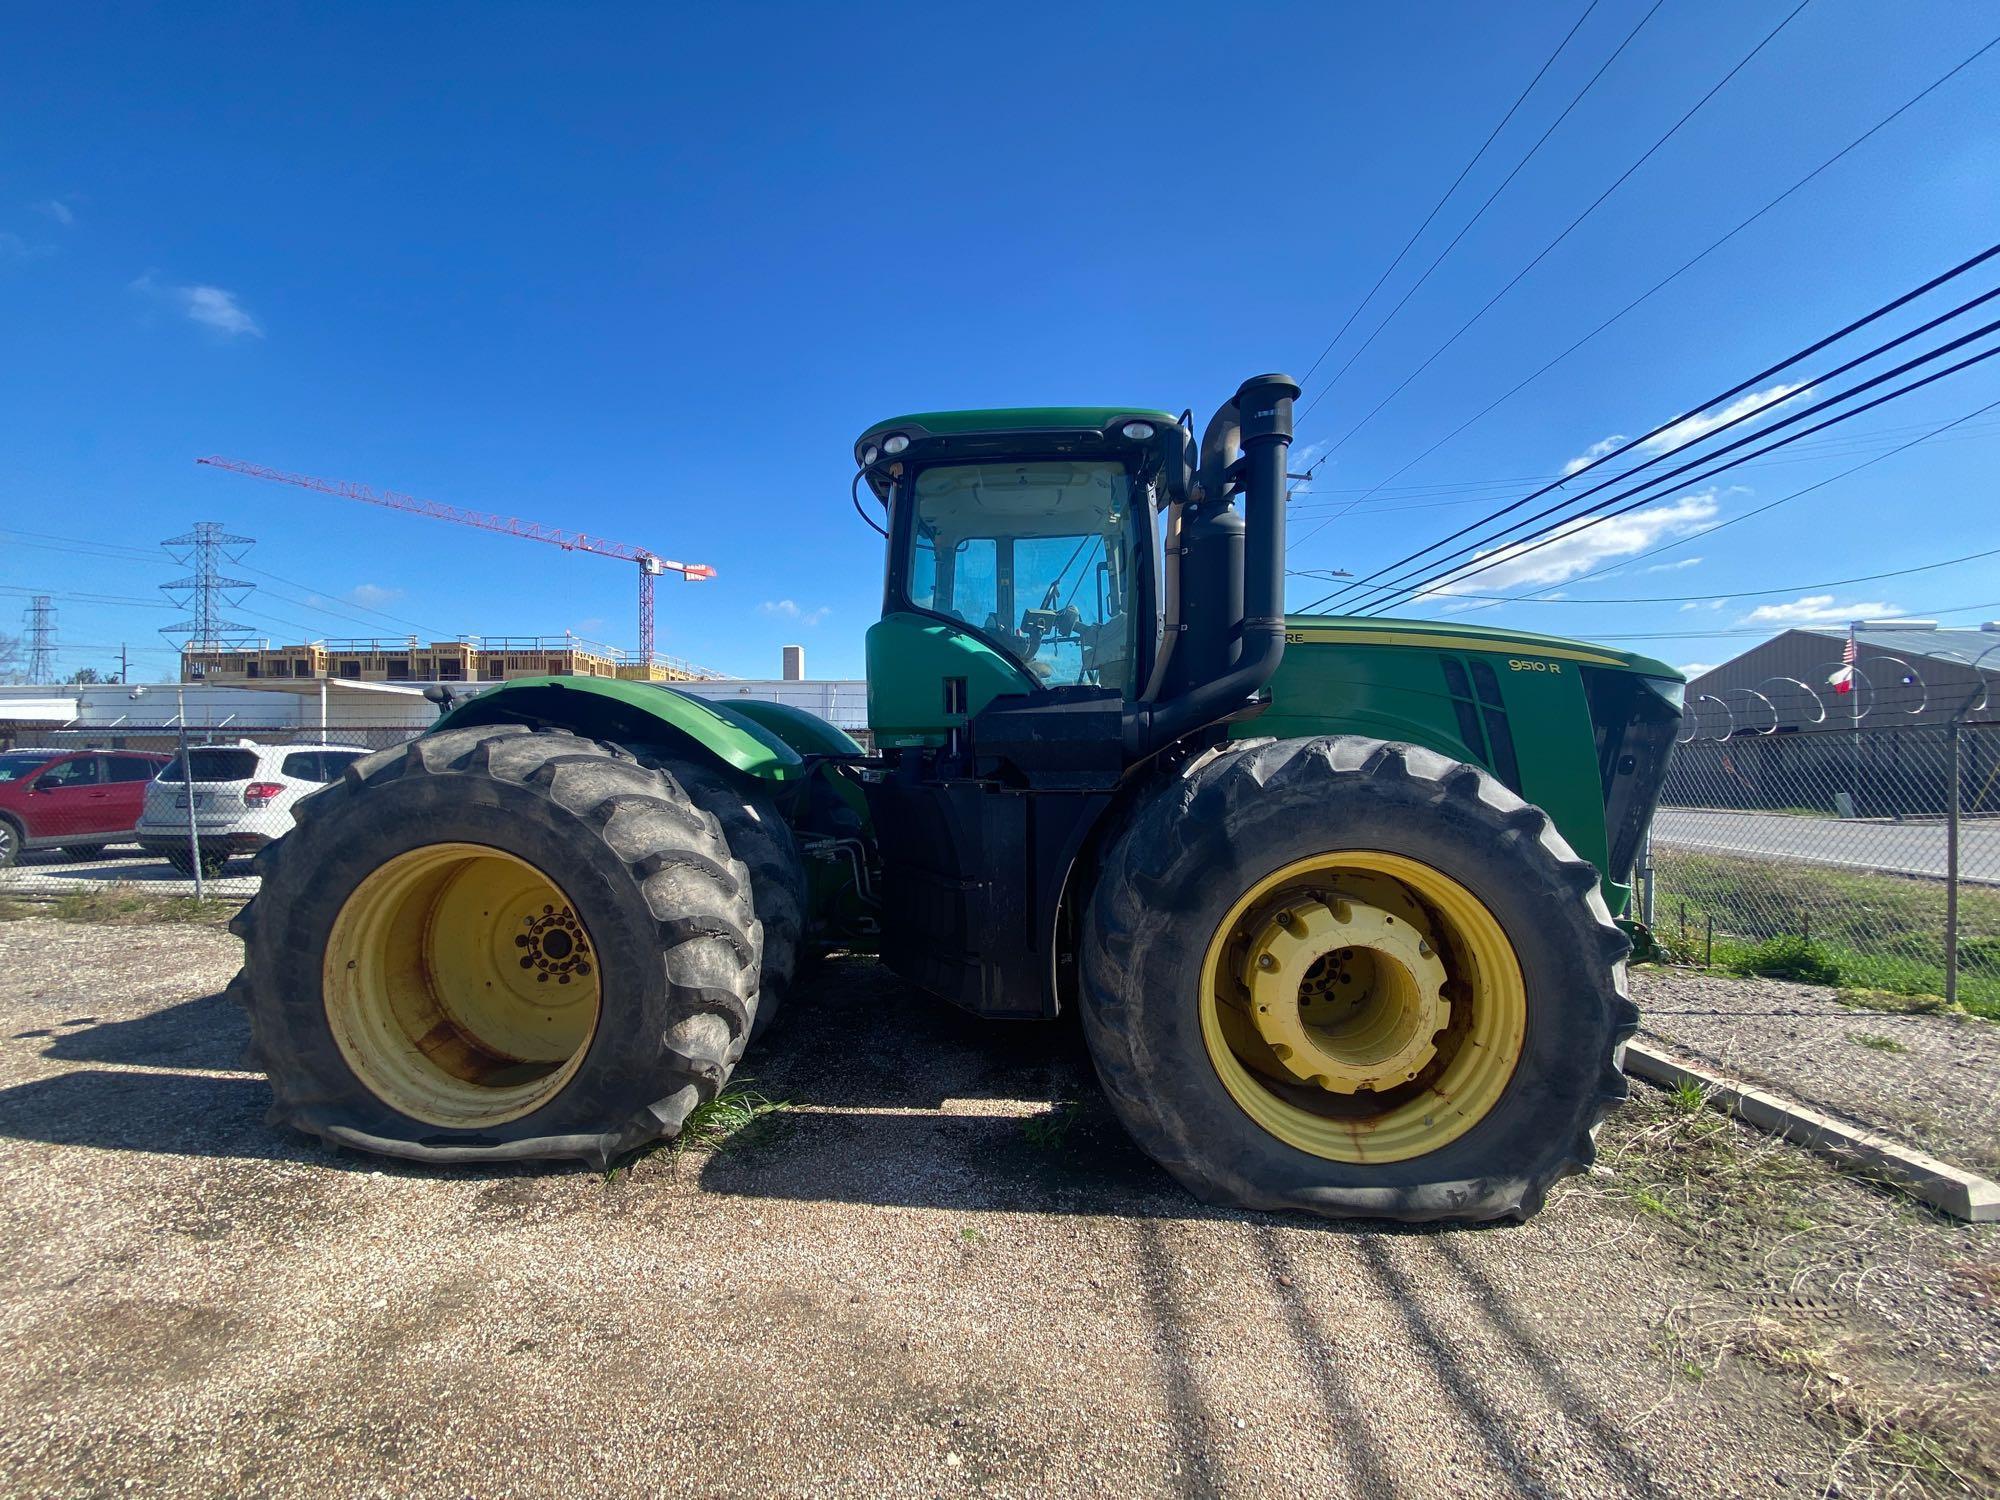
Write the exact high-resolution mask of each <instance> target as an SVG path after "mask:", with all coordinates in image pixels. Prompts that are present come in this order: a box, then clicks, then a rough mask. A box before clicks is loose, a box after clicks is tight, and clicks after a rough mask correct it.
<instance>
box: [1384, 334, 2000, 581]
mask: <svg viewBox="0 0 2000 1500" xmlns="http://www.w3.org/2000/svg"><path fill="white" fill-rule="evenodd" d="M1995 329H2000V321H1996V322H1993V323H1989V324H1987V325H1986V327H1984V328H1981V329H1978V330H1976V331H1975V332H1973V333H1970V334H1967V335H1966V336H1965V338H1962V339H1957V340H1954V341H1953V342H1952V343H1951V344H1949V345H1947V346H1945V348H1946V349H1952V348H1957V347H1959V346H1961V345H1963V344H1964V343H1965V342H1966V341H1967V340H1969V339H1974V338H1979V337H1981V336H1983V335H1985V334H1987V333H1990V332H1992V331H1994V330H1995ZM1943 352H1945V351H1944V350H1940V349H1933V350H1931V351H1929V352H1928V353H1926V354H1923V355H1919V356H1918V357H1917V358H1916V359H1913V360H1910V361H1908V362H1906V363H1904V364H1902V365H1899V366H1897V367H1896V368H1895V369H1894V370H1890V371H1888V372H1886V373H1885V374H1883V375H1878V376H1876V377H1874V379H1872V380H1868V381H1864V382H1863V383H1862V384H1861V385H1858V386H1855V387H1854V388H1852V389H1850V390H1846V391H1842V392H1841V393H1840V394H1838V395H1836V396H1831V397H1829V398H1828V399H1827V400H1825V401H1821V402H1817V403H1815V404H1814V405H1813V406H1810V407H1808V408H1807V409H1806V410H1805V411H1803V412H1801V413H1799V415H1798V417H1789V418H1787V419H1786V420H1785V422H1782V423H1777V424H1774V426H1772V427H1770V428H1766V429H1765V431H1764V432H1760V433H1753V434H1752V435H1751V436H1750V437H1748V438H1744V439H1742V440H1741V441H1742V442H1754V441H1756V440H1757V439H1758V438H1761V437H1763V436H1765V435H1766V434H1767V433H1769V432H1773V431H1776V430H1777V428H1778V427H1781V426H1786V425H1789V424H1790V423H1791V422H1794V421H1797V420H1798V419H1799V417H1804V416H1810V415H1811V414H1812V413H1813V412H1816V411H1821V410H1823V409H1825V408H1826V407H1828V406H1831V405H1834V404H1836V403H1837V402H1841V401H1846V400H1848V399H1850V398H1851V397H1853V396H1856V395H1858V394H1860V393H1861V392H1862V391H1864V390H1867V389H1868V388H1869V387H1870V386H1873V385H1877V384H1879V383H1881V382H1882V381H1883V380H1885V379H1888V378H1890V377H1892V376H1895V375H1900V374H1903V373H1905V372H1907V371H1908V370H1910V369H1913V368H1914V367H1915V366H1917V365H1919V364H1924V363H1927V362H1929V361H1930V360H1932V359H1935V358H1937V357H1938V356H1939V355H1940V354H1941V353H1943ZM1996 354H2000V345H1995V346H1994V347H1993V348H1990V349H1986V350H1982V351H1981V352H1980V353H1978V354H1975V355H1972V356H1970V357H1969V358H1966V359H1962V360H1960V361H1959V362H1958V363H1956V364H1953V365H1947V366H1946V367H1945V368H1944V369H1942V370H1938V371H1935V372H1933V373H1932V374H1929V375H1926V376H1923V377H1922V378H1921V379H1918V380H1913V381H1911V382H1910V383H1909V384H1907V385H1903V386H1899V387H1897V388H1896V389H1895V390H1893V391H1890V392H1889V393H1888V394H1887V395H1883V396H1877V397H1876V398H1875V399H1874V400H1873V401H1869V402H1865V403H1863V404H1862V405H1861V406H1858V407H1856V408H1855V409H1854V410H1852V411H1847V412H1840V413H1838V414H1836V415H1834V416H1831V417H1828V418H1827V419H1826V420H1825V421H1823V422H1818V423H1815V424H1814V425H1813V426H1811V427H1808V428H1806V429H1805V430H1804V431H1803V432H1799V433H1794V434H1793V435H1792V436H1791V437H1785V438H1780V439H1778V441H1777V442H1775V443H1772V444H1770V445H1769V446H1768V447H1765V448H1760V449H1758V450H1757V451H1756V452H1755V453H1753V454H1751V455H1749V456H1750V457H1752V458H1754V457H1757V456H1758V455H1760V454H1763V453H1768V452H1770V451H1771V450H1772V449H1774V448H1782V447H1784V446H1786V445H1787V444H1789V443H1794V442H1797V441H1798V440H1799V439H1800V438H1802V437H1804V436H1806V435H1807V434H1808V433H1813V432H1819V431H1821V430H1823V429H1825V428H1828V427H1833V426H1837V425H1839V424H1840V423H1842V422H1847V421H1851V420H1853V419H1854V418H1855V417H1858V416H1859V415H1861V413H1862V412H1865V411H1871V410H1873V409H1874V408H1875V407H1877V406H1881V405H1884V404H1885V403H1887V402H1890V401H1894V400H1897V399H1899V398H1901V397H1903V396H1907V395H1909V394H1911V393H1912V392H1914V391H1919V390H1921V389H1923V388H1924V387H1925V386H1927V385H1933V384H1935V383H1936V382H1938V381H1940V380H1944V379H1946V378H1947V377H1949V376H1952V375H1956V374H1958V373H1959V372H1960V371H1961V370H1966V369H1969V368H1971V367H1972V366H1973V365H1976V364H1979V363H1981V362H1982V361H1985V360H1989V359H1991V358H1993V356H1994V355H1996ZM1690 446H1692V445H1690ZM1736 446H1738V445H1737V444H1730V445H1729V447H1725V448H1722V449H1720V450H1718V452H1717V453H1714V454H1709V455H1708V456H1707V457H1705V458H1702V459H1697V460H1695V461H1694V463H1690V464H1686V465H1683V466H1682V469H1687V468H1692V467H1695V466H1696V465H1697V464H1701V463H1706V462H1708V460H1709V459H1710V458H1714V457H1717V456H1719V454H1720V453H1726V452H1728V451H1729V449H1730V448H1733V447H1736ZM1744 462H1745V460H1744V459H1731V460H1730V461H1729V462H1727V463H1723V464H1718V465H1716V466H1715V467H1714V468H1712V469H1709V470H1708V471H1707V472H1705V473H1702V474H1699V475H1696V476H1695V477H1694V478H1693V479H1691V480H1689V481H1687V482H1688V483H1689V484H1701V483H1703V482H1705V481H1707V480H1709V479H1713V478H1715V477H1716V476H1717V475H1719V474H1725V473H1727V472H1728V471H1729V470H1731V469H1734V468H1738V467H1740V466H1741V465H1742V464H1743V463H1744ZM1680 472H1682V470H1681V469H1677V470H1675V471H1673V473H1671V474H1666V475H1662V476H1660V477H1659V478H1655V479H1648V480H1645V481H1644V482H1642V483H1641V484H1639V485H1636V486H1634V487H1633V488H1632V489H1628V490H1625V491H1622V492H1621V493H1619V494H1616V495H1612V496H1610V497H1608V498H1607V499H1605V500H1601V501H1599V502H1598V503H1597V504H1596V505H1593V506H1591V507H1590V508H1589V510H1587V511H1584V512H1580V513H1579V514H1578V515H1576V516H1568V517H1565V518H1563V519H1562V520H1560V521H1554V522H1551V523H1550V524H1549V525H1547V526H1544V527H1542V528H1541V529H1540V530H1539V531H1534V532H1530V533H1528V534H1527V535H1526V536H1523V537H1519V538H1516V539H1515V540H1514V541H1513V542H1510V543H1508V544H1506V545H1505V546H1503V547H1500V548H1498V549H1496V550H1495V552H1494V553H1493V554H1492V555H1490V556H1489V557H1488V558H1487V560H1486V561H1484V562H1478V559H1477V558H1475V559H1474V561H1475V562H1478V566H1476V567H1469V568H1459V569H1448V570H1446V571H1445V572H1442V573H1437V574H1433V575H1432V576H1431V577H1429V578H1427V579H1425V580H1423V581H1422V582H1419V583H1417V584H1416V585H1414V586H1411V585H1408V584H1399V585H1397V586H1396V588H1395V589H1394V591H1393V592H1392V594H1390V595H1389V596H1387V597H1384V598H1380V599H1376V600H1373V601H1371V602H1370V603H1368V604H1367V605H1365V606H1363V607H1362V608H1361V609H1357V610H1356V611H1354V612H1355V613H1357V614H1361V613H1379V612H1380V611H1381V610H1384V609H1389V608H1392V607H1393V606H1394V605H1396V604H1397V603H1399V602H1401V600H1402V599H1404V598H1408V597H1412V596H1414V595H1416V594H1422V593H1427V592H1429V591H1431V590H1432V589H1434V588H1435V587H1436V586H1437V584H1438V583H1439V582H1441V581H1447V580H1449V581H1459V580H1463V579H1466V578H1472V577H1476V576H1478V575H1479V574H1481V573H1484V572H1487V571H1489V570H1490V569H1493V568H1496V567H1498V566H1500V564H1501V563H1503V562H1509V561H1513V560H1515V559H1518V558H1521V557H1525V556H1526V555H1527V554H1528V553H1530V552H1538V551H1540V550H1541V549H1542V548H1543V547H1546V546H1548V545H1549V544H1550V543H1551V542H1554V541H1558V540H1561V539H1562V538H1563V537H1566V536H1572V535H1575V534H1576V532H1579V531H1586V530H1588V529H1589V528H1590V527H1592V526H1597V525H1600V524H1602V523H1603V522H1605V521H1609V520H1613V519H1615V518H1616V517H1618V516H1622V515H1625V514H1627V513H1628V512H1630V511H1634V510H1637V509H1638V508H1639V507H1640V506H1642V505H1650V504H1652V503H1653V502H1654V501H1656V500H1658V499H1659V498H1660V496H1659V495H1658V494H1654V495H1641V496H1640V498H1638V499H1636V500H1633V501H1631V503H1630V504H1627V505H1623V506H1620V507H1619V508H1618V509H1616V510H1612V511H1608V512H1606V513H1605V514H1602V515H1595V514H1592V512H1595V511H1599V510H1602V509H1603V508H1604V507H1605V506H1608V505H1610V504H1612V503H1613V502H1615V501H1618V500H1622V499H1624V498H1625V497H1626V496H1628V495H1632V494H1635V493H1637V492H1638V491H1641V490H1648V489H1653V488H1655V487H1656V486H1657V485H1659V484H1661V483H1663V482H1664V481H1665V480H1667V479H1671V478H1673V477H1674V475H1675V474H1678V473H1680ZM1582 517H1588V519H1582V520H1581V524H1580V525H1575V526H1572V525H1571V523H1572V522H1576V521H1578V520H1579V519H1580V518H1582ZM1551 532H1556V533H1560V534H1559V535H1553V536H1552V535H1550V533H1551ZM1538 537H1539V538H1541V540H1539V541H1537V540H1536V538H1538ZM1523 543H1532V545H1523Z"/></svg>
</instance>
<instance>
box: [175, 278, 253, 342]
mask: <svg viewBox="0 0 2000 1500" xmlns="http://www.w3.org/2000/svg"><path fill="white" fill-rule="evenodd" d="M175 290H176V291H177V292H178V294H179V296H180V299H181V305H182V310H183V311H185V312H186V313H187V315H188V316H189V317H190V318H192V319H194V321H195V322H197V323H200V324H203V325H204V326H206V327H209V328H213V329H215V330H216V331H217V332H218V333H226V334H228V335H229V336H230V337H231V338H235V337H237V336H238V335H239V334H248V335H250V337H252V338H259V339H261V338H262V337H263V336H264V330H263V329H262V328H260V327H258V326H257V320H256V319H255V318H253V317H251V316H250V314H249V313H248V312H246V311H245V310H244V308H243V304H242V303H240V302H238V301H237V300H236V294H235V293H234V292H225V291H224V290H223V289H222V288H221V287H219V286H184V287H177V288H176V289H175Z"/></svg>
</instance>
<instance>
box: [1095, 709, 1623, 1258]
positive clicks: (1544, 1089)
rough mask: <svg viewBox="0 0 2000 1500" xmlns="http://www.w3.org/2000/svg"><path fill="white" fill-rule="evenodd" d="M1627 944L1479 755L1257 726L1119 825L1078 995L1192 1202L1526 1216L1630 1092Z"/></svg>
mask: <svg viewBox="0 0 2000 1500" xmlns="http://www.w3.org/2000/svg"><path fill="white" fill-rule="evenodd" d="M1627 946H1628V945H1627V943H1626V940H1625V937H1624V935H1623V934H1622V933H1621V932H1619V930H1618V929H1617V927H1616V926H1615V925H1614V924H1613V923H1612V921H1611V919H1610V916H1609V913H1608V911H1607V910H1606V908H1605V906H1604V902H1603V899H1602V897H1601V896H1600V895H1599V893H1598V874H1597V871H1596V869H1595V867H1594V866H1592V865H1591V864H1590V863H1589V862H1588V861H1586V860H1583V859H1579V858H1578V857H1577V856H1576V855H1575V854H1574V853H1573V852H1572V851H1571V850H1570V848H1569V847H1568V845H1567V844H1565V843H1564V842H1563V840H1562V838H1561V836H1560V835H1559V834H1558V833H1557V832H1556V830H1555V828H1554V825H1553V824H1552V823H1551V822H1550V821H1549V818H1548V815H1547V814H1546V813H1544V812H1542V811H1541V810H1540V809H1539V808H1535V807H1531V806H1529V805H1528V804H1527V803H1525V802H1523V801H1521V799H1520V798H1518V797H1516V796H1515V795H1514V794H1513V793H1512V792H1510V791H1508V790H1507V789H1506V788H1505V787H1503V786H1502V785H1500V783H1498V782H1497V781H1495V780H1494V779H1493V778H1492V777H1490V776H1488V775H1486V774H1485V773H1484V772H1482V771H1480V770H1478V769H1476V768H1475V767H1472V766H1468V765H1464V764H1461V763H1458V762H1455V761H1450V760H1447V759H1445V758H1444V757H1442V756H1438V755H1434V754H1432V753H1430V752H1428V751H1425V750H1421V749H1417V748H1414V747H1411V746H1407V745H1396V744H1385V743H1383V742H1380V741H1375V740H1365V739H1359V738H1350V737H1338V738H1322V739H1307V740H1278V741H1267V742H1263V743H1260V744H1250V745H1242V746H1231V747H1227V748H1225V749H1223V750H1221V751H1220V752H1218V753H1216V754H1215V755H1213V756H1212V757H1211V758H1208V759H1206V760H1204V761H1199V762H1196V763H1194V764H1193V765H1191V766H1190V767H1189V768H1188V769H1186V770H1184V771H1183V772H1181V773H1180V774H1179V775H1178V776H1177V777H1176V778H1175V779H1174V780H1173V781H1172V782H1169V783H1166V784H1163V785H1161V786H1158V787H1156V788H1154V789H1153V791H1152V792H1151V793H1150V794H1149V795H1148V797H1147V798H1146V799H1145V800H1144V801H1143V802H1141V804H1140V805H1139V806H1138V808H1137V809H1136V811H1135V813H1134V814H1133V816H1132V818H1131V819H1130V821H1129V822H1128V823H1127V825H1126V827H1125V828H1124V830H1123V831H1122V832H1121V833H1120V834H1119V835H1118V836H1117V837H1116V838H1115V839H1114V840H1113V841H1112V842H1111V844H1110V845H1109V847H1108V848H1107V850H1106V853H1105V857H1104V860H1103V863H1102V866H1101V869H1100V873H1099V878H1098V882H1097V885H1096V888H1095V892H1094V894H1093V897H1092V900H1091V905H1090V910H1089V916H1088V920H1087V922H1086V923H1085V931H1084V941H1083V953H1082V959H1083V962H1082V972H1083V989H1082V1002H1083V1003H1082V1007H1081V1009H1082V1014H1083V1022H1084V1030H1085V1034H1086V1037H1087V1038H1088V1040H1089V1043H1090V1048H1091V1053H1092V1056H1093V1057H1094V1058H1095V1060H1096V1063H1097V1068H1098V1074H1099V1077H1100V1078H1101V1080H1102V1081H1103V1084H1104V1087H1105V1091H1106V1093H1107V1094H1108V1095H1109V1097H1110V1100H1111V1104H1112V1107H1113V1109H1114V1111H1115V1112H1116V1113H1117V1114H1118V1116H1119V1118H1120V1119H1121V1120H1122V1121H1123V1123H1124V1124H1125V1126H1126V1128H1127V1129H1128V1130H1129V1131H1130V1132H1131V1134H1132V1135H1133V1137H1134V1138H1135V1139H1136V1140H1137V1141H1138V1143H1139V1144H1140V1145H1141V1146H1142V1147H1143V1148H1144V1149H1145V1150H1146V1151H1147V1153H1148V1154H1149V1155H1151V1156H1152V1157H1153V1158H1154V1159H1155V1160H1157V1161H1158V1162H1160V1163H1161V1164H1162V1165H1163V1166H1165V1167H1166V1168H1167V1169H1168V1170H1169V1171H1170V1172H1172V1173H1173V1174H1174V1175H1175V1176H1176V1177H1178V1178H1179V1179H1180V1180H1181V1181H1182V1182H1183V1183H1184V1184H1185V1185H1186V1186H1187V1187H1188V1188H1190V1189H1191V1190H1192V1191H1193V1192H1195V1193H1196V1194H1197V1195H1198V1196H1200V1197H1202V1198H1204V1199H1207V1200H1209V1201H1211V1202H1217V1203H1224V1204H1229V1205H1233V1206H1237V1207H1243V1208H1259V1209H1298V1210H1304V1211H1306V1212H1310V1213H1316V1214H1321V1215H1325V1216H1329V1217H1372V1218H1389V1219H1401V1220H1406V1221H1412V1222H1416V1221H1428V1220H1436V1219H1460V1220H1483V1219H1494V1218H1504V1217H1513V1218H1526V1217H1527V1216H1528V1215H1530V1214H1532V1213H1534V1212H1535V1211H1536V1210H1537V1209H1538V1208H1539V1207H1540V1206H1541V1204H1542V1201H1543V1198H1544V1195H1545V1194H1546V1193H1547V1190H1548V1188H1549V1186H1550V1185H1551V1184H1552V1183H1554V1182H1555V1181H1557V1180H1558V1179H1560V1178H1562V1177H1565V1176H1568V1175H1570V1174H1571V1173H1574V1172H1579V1171H1581V1170H1583V1169H1584V1168H1585V1167H1586V1166H1587V1165H1588V1164H1589V1163H1590V1161H1591V1160H1592V1156H1593V1149H1594V1148H1593V1144H1592V1136H1593V1132H1594V1130H1595V1128H1596V1126H1597V1124H1598V1122H1599V1120H1601V1119H1602V1118H1603V1116H1604V1114H1605V1113H1606V1112H1607V1111H1608V1110H1609V1109H1610V1108H1611V1107H1613V1106H1614V1105H1616V1104H1617V1103H1618V1102H1619V1101H1621V1100H1622V1099H1623V1098H1624V1097H1625V1083H1624V1078H1623V1075H1622V1074H1621V1073H1620V1071H1619V1063H1620V1055H1621V1053H1622V1050H1623V1045H1624V1041H1625V1039H1626V1038H1627V1037H1628V1036H1630V1035H1631V1033H1632V1031H1633V1029H1634V1028H1635V1027H1636V1025H1637V1022H1638V1012H1637V1011H1636V1009H1635V1008H1634V1007H1633V1006H1632V1004H1631V1002H1630V1001H1629V1000H1628V999H1627V998H1626V996H1625V987H1624V958H1625V954H1626V950H1627Z"/></svg>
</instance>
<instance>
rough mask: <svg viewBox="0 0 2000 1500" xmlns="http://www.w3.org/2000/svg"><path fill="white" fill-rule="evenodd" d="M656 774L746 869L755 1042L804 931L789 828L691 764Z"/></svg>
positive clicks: (791, 977) (787, 990) (799, 866)
mask: <svg viewBox="0 0 2000 1500" xmlns="http://www.w3.org/2000/svg"><path fill="white" fill-rule="evenodd" d="M660 769H662V770H664V771H665V772H666V773H667V774H668V775H670V776H672V777H673V778H674V780H675V781H677V782H679V783H680V785H681V788H682V789H683V790H684V791H685V792H686V793H687V794H688V797H689V798H690V800H692V801H693V803H694V805H695V806H696V807H699V808H700V809H701V810H702V811H703V812H705V813H708V814H709V815H710V816H712V817H713V818H714V819H715V821H716V822H717V823H718V824H719V825H720V826H721V828H722V837H723V840H724V841H725V842H726V843H727V844H728V845H729V852H730V853H731V854H732V855H734V856H735V857H736V858H737V859H739V860H741V861H742V862H743V863H744V865H745V866H747V867H748V868H749V871H750V900H751V904H752V905H753V906H754V907H755V908H756V912H757V920H758V921H759V922H761V923H762V924H763V926H764V959H763V963H762V965H761V966H760V968H759V970H758V976H757V1018H756V1020H755V1021H754V1022H752V1024H751V1027H750V1039H751V1040H752V1041H755V1040H756V1039H757V1038H758V1037H760V1036H762V1035H763V1034H764V1033H765V1032H766V1031H768V1030H769V1029H770V1028H771V1024H772V1022H774V1021H775V1020H776V1019H777V1016H778V1011H779V1009H780V1007H781V1006H782V1005H783V1004H784V1003H785V1001H786V1000H787V998H788V997H789V996H790V994H791V991H792V986H793V983H794V981H795V980H796V979H797V977H798V970H799V960H800V950H801V948H802V946H803V944H804V942H805V926H806V869H805V863H804V861H803V860H801V859H800V858H799V848H798V845H797V843H795V842H794V841H793V839H792V830H791V827H790V825H788V824H787V823H786V822H785V820H784V818H783V817H782V816H780V815H779V812H778V809H777V808H776V807H775V806H773V805H772V803H771V800H770V799H769V798H768V797H763V796H760V795H758V794H757V793H756V792H754V791H751V790H749V789H747V788H746V787H744V786H743V785H742V784H740V783H738V782H736V781H733V780H731V779H730V778H728V777H726V776H724V775H723V774H722V773H721V772H719V771H716V770H713V769H711V768H710V767H708V766H703V765H698V764H696V763H694V762H692V761H684V760H669V761H662V762H661V763H660Z"/></svg>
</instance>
